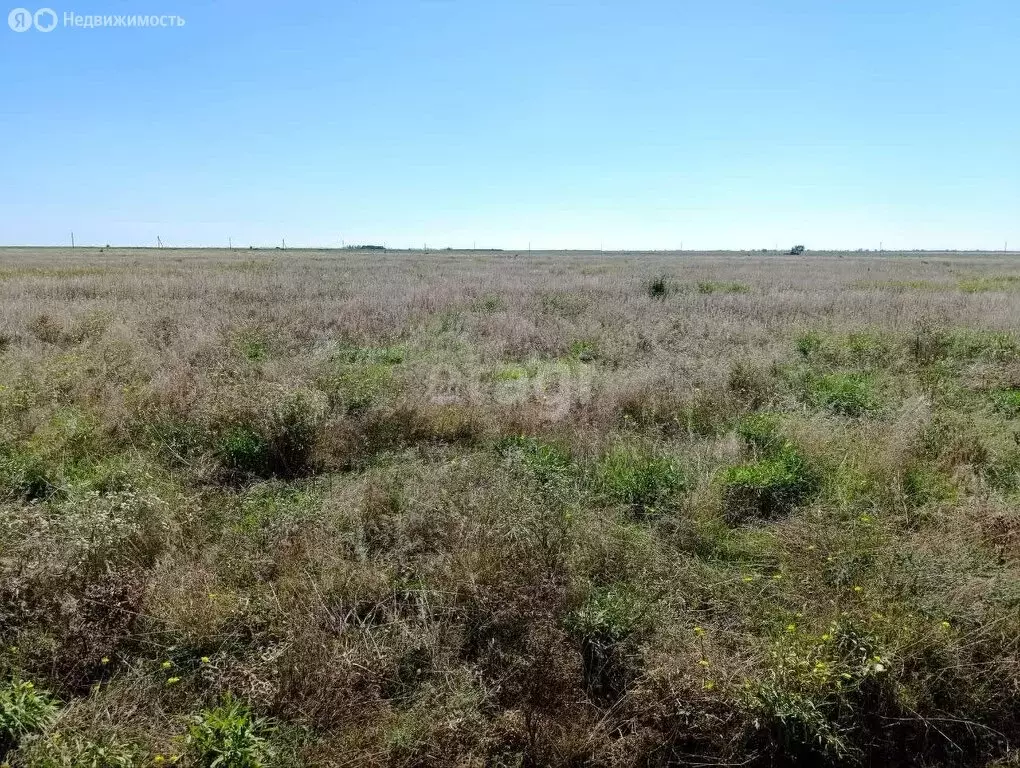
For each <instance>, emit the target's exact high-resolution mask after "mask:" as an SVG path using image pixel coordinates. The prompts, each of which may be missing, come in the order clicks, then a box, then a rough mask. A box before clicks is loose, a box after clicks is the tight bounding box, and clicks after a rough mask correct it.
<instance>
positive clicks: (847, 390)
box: [805, 373, 879, 418]
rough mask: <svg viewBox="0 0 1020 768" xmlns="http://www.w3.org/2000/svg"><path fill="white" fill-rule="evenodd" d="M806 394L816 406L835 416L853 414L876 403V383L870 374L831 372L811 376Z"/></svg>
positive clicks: (852, 415) (859, 414)
mask: <svg viewBox="0 0 1020 768" xmlns="http://www.w3.org/2000/svg"><path fill="white" fill-rule="evenodd" d="M805 390H806V391H805V398H806V399H807V401H808V402H809V403H810V404H811V405H813V406H815V407H818V408H825V409H826V410H828V411H830V412H831V413H834V414H836V415H838V416H848V417H850V418H856V417H859V416H864V415H865V414H867V413H870V412H872V411H874V410H876V409H877V408H878V407H879V400H878V396H877V395H876V394H875V384H874V381H873V380H872V378H871V377H870V376H866V375H863V374H853V373H830V374H826V375H822V376H810V377H808V379H807V381H806V382H805Z"/></svg>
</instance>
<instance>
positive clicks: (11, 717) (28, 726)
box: [0, 680, 59, 757]
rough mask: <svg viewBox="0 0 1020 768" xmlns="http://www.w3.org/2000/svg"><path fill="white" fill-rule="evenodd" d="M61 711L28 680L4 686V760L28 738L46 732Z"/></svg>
mask: <svg viewBox="0 0 1020 768" xmlns="http://www.w3.org/2000/svg"><path fill="white" fill-rule="evenodd" d="M58 711H59V708H58V706H57V703H56V701H55V700H54V699H53V697H51V696H50V694H49V693H47V692H46V691H41V690H38V689H37V688H36V687H35V686H34V685H33V684H32V683H30V682H28V681H26V680H11V681H9V682H7V683H6V684H3V685H0V757H2V756H3V754H4V753H5V752H6V751H7V750H9V749H11V748H13V747H15V746H17V744H18V742H19V741H21V739H22V738H24V737H25V736H28V735H30V734H35V733H39V732H41V731H43V730H45V729H46V728H47V727H48V726H49V725H50V724H51V723H52V722H53V721H54V719H55V718H56V716H57V712H58Z"/></svg>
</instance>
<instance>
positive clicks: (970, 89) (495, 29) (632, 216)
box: [0, 0, 1020, 249]
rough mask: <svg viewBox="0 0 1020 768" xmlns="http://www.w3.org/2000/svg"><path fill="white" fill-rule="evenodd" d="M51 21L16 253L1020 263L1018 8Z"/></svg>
mask: <svg viewBox="0 0 1020 768" xmlns="http://www.w3.org/2000/svg"><path fill="white" fill-rule="evenodd" d="M50 1H51V2H52V3H57V2H58V0H50ZM22 2H24V0H22ZM9 5H10V6H11V7H13V6H14V5H15V3H9ZM36 7H37V6H32V7H30V10H35V8H36ZM51 7H52V8H53V10H55V11H56V13H57V16H58V17H61V24H60V25H59V26H58V27H57V28H56V29H54V30H53V31H51V32H48V33H43V32H40V31H38V30H36V29H31V30H29V31H27V32H22V33H18V32H15V31H12V29H11V28H10V26H5V27H3V28H0V67H2V71H3V74H4V77H3V85H2V88H3V94H2V98H0V139H2V140H3V146H4V158H3V163H2V170H0V243H2V244H40V245H50V244H53V245H55V244H63V243H66V242H68V240H69V233H70V231H72V230H73V231H74V232H75V236H76V238H77V240H78V242H79V243H86V244H98V245H102V244H105V243H111V244H120V245H128V244H137V245H150V244H155V240H156V237H157V235H158V236H160V237H161V238H162V239H163V241H164V242H165V243H167V244H170V245H181V246H183V245H226V243H227V241H228V238H232V240H233V243H234V245H242V246H246V245H249V244H256V245H259V244H269V245H272V244H276V243H279V242H280V240H281V239H282V238H286V240H287V244H288V246H291V245H294V246H298V245H316V246H326V245H329V246H332V245H339V243H340V241H341V239H343V240H344V241H346V242H347V243H355V242H356V243H385V244H387V245H389V246H391V247H401V246H420V245H421V244H422V243H426V242H427V243H428V244H429V246H430V247H432V246H434V247H443V246H447V245H449V246H454V247H471V246H472V245H473V244H477V246H478V247H507V248H524V247H527V243H528V242H529V241H530V242H531V243H532V244H533V246H534V247H535V248H540V247H541V248H560V247H577V248H598V247H599V246H600V244H603V245H604V247H605V248H606V249H617V248H675V247H679V246H680V244H681V243H683V245H684V247H685V248H689V249H695V248H698V249H702V248H705V249H707V248H765V247H769V248H771V247H772V246H774V245H776V244H778V245H780V246H782V247H788V246H789V245H790V244H792V243H795V242H796V243H805V244H807V245H808V247H809V248H811V247H815V248H822V247H837V248H858V247H864V248H873V247H877V246H878V245H879V243H880V242H883V243H884V244H885V247H886V248H887V249H888V248H913V247H922V248H939V247H948V248H961V249H963V248H988V249H1001V248H1002V247H1003V243H1004V241H1006V240H1009V242H1010V248H1011V249H1020V2H1018V0H853V1H850V0H845V1H844V0H697V1H694V0H615V1H612V2H610V1H609V0H603V1H601V2H600V1H598V0H572V1H571V2H566V1H563V0H507V1H505V2H504V1H503V0H470V1H469V0H463V1H462V0H335V1H334V2H328V1H326V0H309V2H303V3H284V2H279V3H272V4H270V3H263V2H241V1H240V0H224V1H222V2H210V1H209V0H204V1H203V2H195V1H194V0H158V2H150V0H136V1H135V2H112V1H111V0H76V2H75V4H74V5H59V4H55V5H52V6H51ZM68 11H70V12H73V13H74V14H77V15H109V14H143V13H145V14H176V15H179V16H180V17H182V18H183V19H184V20H185V24H184V26H183V27H172V28H170V27H168V28H154V29H138V28H103V29H83V28H69V27H64V26H63V24H62V17H63V15H64V13H65V12H68Z"/></svg>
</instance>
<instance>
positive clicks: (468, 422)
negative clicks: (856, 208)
mask: <svg viewBox="0 0 1020 768" xmlns="http://www.w3.org/2000/svg"><path fill="white" fill-rule="evenodd" d="M0 262H2V267H0V648H2V650H0V687H2V688H0V760H3V759H6V760H7V761H9V762H10V763H11V764H12V765H15V766H28V765H33V766H34V765H38V766H61V765H67V766H78V765H95V766H134V765H152V764H155V763H160V762H162V763H164V764H170V763H174V762H176V763H177V764H179V765H196V766H202V765H211V764H212V763H213V761H214V760H215V759H216V758H217V757H220V756H223V755H225V757H224V760H226V762H225V763H223V764H225V765H230V766H239V767H240V766H256V765H280V766H296V765H316V766H318V765H326V766H343V765H380V766H383V765H400V766H414V765H422V766H424V765H463V766H483V765H493V766H523V765H590V766H621V767H622V766H648V765H672V764H698V765H716V764H745V765H752V764H758V765H770V764H787V763H793V762H798V761H800V762H803V763H805V764H818V763H825V764H855V763H861V764H917V765H934V764H940V765H941V764H957V765H992V764H995V763H996V761H1000V763H999V764H1007V763H1008V761H1010V760H1015V759H1016V755H1015V753H1014V752H1013V751H1012V748H1013V744H1014V742H1015V740H1016V739H1017V738H1018V737H1020V716H1018V714H1017V713H1018V712H1020V661H1018V659H1020V648H1018V644H1020V640H1018V637H1020V586H1018V584H1020V581H1018V580H1017V577H1018V575H1020V574H1018V558H1020V515H1018V514H1017V512H1016V509H1017V501H1018V492H1020V448H1018V443H1020V419H1018V416H1020V405H1017V404H1018V403H1020V394H1017V392H1020V337H1017V336H1015V335H1014V333H1013V329H1015V328H1017V327H1020V302H1017V301H1016V290H1017V286H1018V285H1020V281H1018V276H1020V270H1018V269H1017V266H1016V265H1015V264H1014V262H1013V260H1012V259H1010V258H1008V257H1004V256H998V257H996V256H990V255H987V254H985V255H979V254H956V253H952V254H950V253H946V254H932V253H927V254H882V255H879V254H808V255H804V256H796V257H794V256H776V255H762V254H722V253H720V254H691V253H684V254H682V255H681V254H664V253H650V254H615V255H606V256H600V255H598V254H592V253H580V252H578V253H542V252H539V253H533V254H531V255H530V256H528V255H526V254H515V253H512V252H497V253H493V252H485V253H481V252H479V253H469V252H435V253H429V254H421V253H407V252H400V253H378V252H359V251H351V252H344V253H342V254H339V253H336V252H311V251H286V252H282V251H239V252H236V253H230V252H226V251H176V250H163V251H149V252H145V251H128V250H118V249H109V250H103V251H96V250H82V249H79V250H77V251H74V252H73V253H72V252H70V251H62V250H47V249H35V250H33V249H5V250H3V251H0ZM26 682H31V683H32V685H33V687H32V688H26V687H25V683H26ZM33 691H34V692H35V693H33ZM53 701H56V702H58V705H57V708H56V709H54V707H53V703H52V702H53Z"/></svg>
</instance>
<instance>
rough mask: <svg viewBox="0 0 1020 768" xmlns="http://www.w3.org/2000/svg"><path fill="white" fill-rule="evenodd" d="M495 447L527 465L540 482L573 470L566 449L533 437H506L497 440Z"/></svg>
mask: <svg viewBox="0 0 1020 768" xmlns="http://www.w3.org/2000/svg"><path fill="white" fill-rule="evenodd" d="M497 448H498V450H499V452H500V453H501V454H503V455H504V456H507V457H510V458H513V459H516V460H517V461H519V462H520V463H521V464H523V465H524V466H525V467H527V468H528V469H529V470H530V471H531V472H533V473H534V475H535V477H536V479H538V480H539V482H541V483H550V482H552V481H554V480H556V479H558V478H565V477H567V476H568V475H569V474H570V473H571V472H572V471H573V470H574V462H573V460H572V459H571V457H570V454H569V453H568V452H567V451H566V450H564V449H563V448H562V447H560V446H558V445H553V444H551V443H546V442H543V441H541V440H539V439H537V438H534V437H524V436H518V437H510V438H506V439H504V440H501V441H500V442H499V444H498V446H497Z"/></svg>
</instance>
